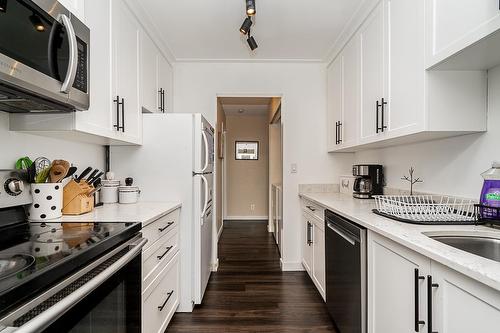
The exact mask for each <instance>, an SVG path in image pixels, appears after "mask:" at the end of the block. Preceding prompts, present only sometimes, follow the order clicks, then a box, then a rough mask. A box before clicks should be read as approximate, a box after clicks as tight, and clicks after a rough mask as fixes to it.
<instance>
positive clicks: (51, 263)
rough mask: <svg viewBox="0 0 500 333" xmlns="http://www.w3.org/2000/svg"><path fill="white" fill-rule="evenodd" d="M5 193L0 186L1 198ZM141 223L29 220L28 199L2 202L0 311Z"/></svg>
mask: <svg viewBox="0 0 500 333" xmlns="http://www.w3.org/2000/svg"><path fill="white" fill-rule="evenodd" d="M3 173H4V171H0V181H2V182H4V181H5V177H4V179H3V180H2V177H1V176H2V174H3ZM12 176H13V174H12V173H10V174H9V177H10V178H12ZM10 178H9V179H10ZM0 189H1V187H0ZM26 192H28V191H26ZM6 195H8V193H6V192H4V191H1V190H0V204H1V203H2V199H3V197H2V196H6ZM8 199H9V200H11V201H12V198H8ZM4 202H5V201H4ZM19 202H21V203H23V204H26V203H28V202H29V196H28V195H26V194H23V195H22V196H20V197H19ZM10 204H11V203H9V205H10ZM0 207H2V206H1V205H0ZM140 229H141V225H140V223H93V222H88V223H85V222H78V223H62V222H43V223H34V222H28V221H27V220H26V214H25V207H24V205H20V206H12V207H9V206H8V205H7V207H5V205H4V207H3V208H0V317H2V316H4V315H6V314H8V313H9V312H11V311H12V310H13V309H15V308H16V307H19V306H20V305H21V304H23V303H25V302H27V301H29V300H30V299H33V297H35V296H37V295H39V294H41V293H43V292H44V291H46V290H48V289H49V288H50V287H51V286H53V285H55V284H56V283H58V282H59V281H62V280H63V279H65V278H66V277H67V276H68V275H71V274H72V273H74V272H76V271H78V270H79V269H82V268H83V267H85V266H86V265H88V264H90V263H92V262H93V261H95V260H96V259H97V258H99V257H102V256H103V255H104V254H105V253H107V252H109V251H110V250H112V249H114V248H116V247H117V246H119V245H120V244H123V243H124V242H126V241H127V240H130V239H131V238H132V237H134V236H136V235H137V234H138V233H139V232H140Z"/></svg>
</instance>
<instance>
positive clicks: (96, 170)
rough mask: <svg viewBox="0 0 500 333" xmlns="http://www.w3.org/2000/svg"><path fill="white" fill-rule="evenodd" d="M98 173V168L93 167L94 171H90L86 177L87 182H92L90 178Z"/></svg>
mask: <svg viewBox="0 0 500 333" xmlns="http://www.w3.org/2000/svg"><path fill="white" fill-rule="evenodd" d="M98 173H99V169H94V171H92V172H91V173H90V175H89V176H88V177H87V183H89V184H90V183H92V179H93V178H94V177H95V176H96V175H97V174H98Z"/></svg>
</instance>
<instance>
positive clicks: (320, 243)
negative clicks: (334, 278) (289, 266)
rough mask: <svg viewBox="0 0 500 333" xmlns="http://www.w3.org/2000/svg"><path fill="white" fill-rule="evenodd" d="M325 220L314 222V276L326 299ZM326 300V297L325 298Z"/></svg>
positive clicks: (320, 291)
mask: <svg viewBox="0 0 500 333" xmlns="http://www.w3.org/2000/svg"><path fill="white" fill-rule="evenodd" d="M322 223H324V222H321V223H320V222H319V221H317V222H314V223H313V239H312V242H313V243H312V248H313V255H312V257H313V263H312V278H313V279H314V282H315V284H316V287H317V288H318V291H319V293H320V294H321V296H322V297H323V299H325V291H326V289H325V279H326V278H325V229H324V225H322V226H320V224H322ZM325 300H326V299H325Z"/></svg>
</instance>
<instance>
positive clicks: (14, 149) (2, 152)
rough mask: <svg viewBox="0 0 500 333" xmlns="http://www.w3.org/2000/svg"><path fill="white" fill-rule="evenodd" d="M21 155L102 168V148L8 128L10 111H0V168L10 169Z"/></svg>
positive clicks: (81, 166)
mask: <svg viewBox="0 0 500 333" xmlns="http://www.w3.org/2000/svg"><path fill="white" fill-rule="evenodd" d="M22 156H29V157H30V158H31V159H34V158H36V157H39V156H45V157H47V158H49V159H51V160H53V159H65V160H67V161H68V162H70V163H73V164H74V165H75V166H77V167H79V168H81V170H83V169H84V168H86V167H87V166H92V167H96V168H99V169H101V170H103V169H104V148H103V147H102V146H98V145H93V144H84V143H76V142H71V141H65V140H59V139H54V138H48V137H43V136H36V135H30V134H24V133H19V132H10V131H9V114H8V113H5V112H0V169H12V168H14V163H15V162H16V160H17V159H18V158H20V157H22Z"/></svg>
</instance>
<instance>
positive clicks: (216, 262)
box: [212, 258, 219, 272]
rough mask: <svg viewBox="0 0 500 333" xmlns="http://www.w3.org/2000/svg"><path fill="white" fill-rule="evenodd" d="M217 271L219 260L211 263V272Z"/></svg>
mask: <svg viewBox="0 0 500 333" xmlns="http://www.w3.org/2000/svg"><path fill="white" fill-rule="evenodd" d="M218 269H219V258H217V260H216V261H215V262H213V263H212V272H217V270H218Z"/></svg>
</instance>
